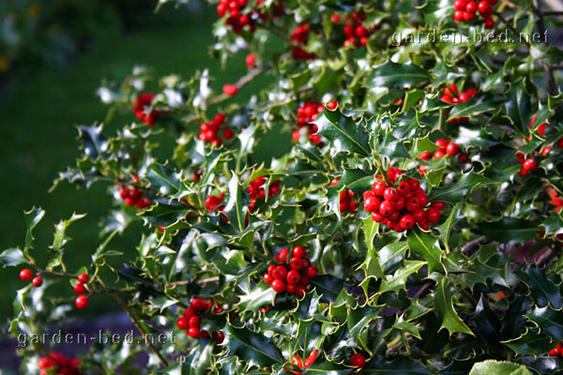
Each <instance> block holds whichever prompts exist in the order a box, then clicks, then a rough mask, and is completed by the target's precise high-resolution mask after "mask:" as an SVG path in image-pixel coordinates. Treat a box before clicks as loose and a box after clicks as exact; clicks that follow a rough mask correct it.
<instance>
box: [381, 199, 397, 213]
mask: <svg viewBox="0 0 563 375" xmlns="http://www.w3.org/2000/svg"><path fill="white" fill-rule="evenodd" d="M393 211H395V207H394V206H393V203H391V202H389V201H383V202H381V205H379V213H380V214H381V215H383V216H389V215H391V214H392V213H393Z"/></svg>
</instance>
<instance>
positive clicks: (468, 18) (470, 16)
mask: <svg viewBox="0 0 563 375" xmlns="http://www.w3.org/2000/svg"><path fill="white" fill-rule="evenodd" d="M463 19H464V20H465V21H473V20H474V19H475V13H471V12H463Z"/></svg>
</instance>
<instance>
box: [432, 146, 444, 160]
mask: <svg viewBox="0 0 563 375" xmlns="http://www.w3.org/2000/svg"><path fill="white" fill-rule="evenodd" d="M444 155H446V152H445V151H444V149H443V148H440V149H438V150H436V151H434V159H440V158H442V157H443V156H444Z"/></svg>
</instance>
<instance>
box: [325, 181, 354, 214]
mask: <svg viewBox="0 0 563 375" xmlns="http://www.w3.org/2000/svg"><path fill="white" fill-rule="evenodd" d="M338 182H340V179H338V178H335V179H334V180H332V181H331V182H330V186H335V185H337V184H338ZM355 197H356V194H354V192H353V191H352V190H350V189H347V190H344V191H343V192H342V193H340V212H342V213H345V212H349V213H351V214H355V213H356V212H357V211H358V206H359V203H358V202H357V201H355V200H353V198H355Z"/></svg>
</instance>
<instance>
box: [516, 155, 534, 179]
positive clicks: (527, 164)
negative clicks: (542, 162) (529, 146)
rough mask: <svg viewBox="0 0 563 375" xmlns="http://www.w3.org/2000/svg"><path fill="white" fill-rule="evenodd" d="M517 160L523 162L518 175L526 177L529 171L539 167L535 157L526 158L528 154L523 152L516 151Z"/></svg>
mask: <svg viewBox="0 0 563 375" xmlns="http://www.w3.org/2000/svg"><path fill="white" fill-rule="evenodd" d="M516 161H517V162H518V163H522V167H521V168H520V170H519V171H518V176H520V177H526V176H527V175H528V173H530V172H533V171H535V170H536V169H537V168H538V163H537V162H536V161H535V160H534V159H533V158H526V156H525V155H524V154H523V153H521V152H517V153H516Z"/></svg>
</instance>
